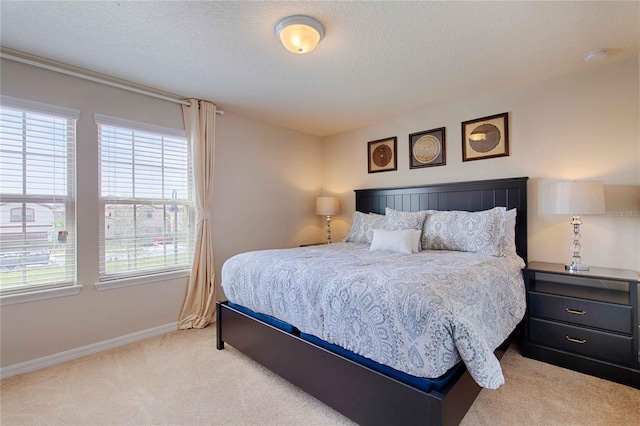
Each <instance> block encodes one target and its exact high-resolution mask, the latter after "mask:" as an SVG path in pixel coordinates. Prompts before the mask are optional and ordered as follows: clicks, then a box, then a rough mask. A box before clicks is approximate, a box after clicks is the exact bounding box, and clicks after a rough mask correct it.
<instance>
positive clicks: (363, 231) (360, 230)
mask: <svg viewBox="0 0 640 426" xmlns="http://www.w3.org/2000/svg"><path fill="white" fill-rule="evenodd" d="M386 226H387V218H386V217H385V216H384V215H381V214H376V213H369V214H366V213H362V212H358V211H355V212H353V222H352V223H351V228H350V229H349V232H348V233H347V235H346V236H345V237H344V238H343V239H342V241H343V242H351V243H360V244H371V239H372V238H373V229H374V228H375V229H382V228H386Z"/></svg>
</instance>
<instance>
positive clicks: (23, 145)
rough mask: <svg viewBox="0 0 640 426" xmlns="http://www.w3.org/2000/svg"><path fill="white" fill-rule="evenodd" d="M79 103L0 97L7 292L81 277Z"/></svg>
mask: <svg viewBox="0 0 640 426" xmlns="http://www.w3.org/2000/svg"><path fill="white" fill-rule="evenodd" d="M79 116H80V113H79V112H78V111H75V110H71V109H67V108H62V107H57V106H52V105H46V104H41V103H36V102H31V101H24V100H20V99H15V98H10V97H7V96H3V97H2V99H1V101H0V292H1V294H3V295H4V294H15V293H21V292H24V291H33V290H37V289H44V288H51V287H59V286H65V285H73V284H74V282H75V280H76V255H75V241H76V238H75V237H76V223H75V143H76V120H77V119H78V118H79Z"/></svg>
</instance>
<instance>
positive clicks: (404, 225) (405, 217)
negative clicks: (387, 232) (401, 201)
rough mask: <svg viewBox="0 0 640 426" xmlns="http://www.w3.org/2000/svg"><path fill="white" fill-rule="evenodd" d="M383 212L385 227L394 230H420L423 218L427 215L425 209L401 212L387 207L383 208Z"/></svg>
mask: <svg viewBox="0 0 640 426" xmlns="http://www.w3.org/2000/svg"><path fill="white" fill-rule="evenodd" d="M384 212H385V215H386V217H387V229H391V230H395V231H398V230H403V229H415V230H416V231H420V232H422V225H423V224H424V218H425V217H426V216H427V211H426V210H421V211H419V212H403V211H400V210H394V209H390V208H389V207H387V208H385V209H384Z"/></svg>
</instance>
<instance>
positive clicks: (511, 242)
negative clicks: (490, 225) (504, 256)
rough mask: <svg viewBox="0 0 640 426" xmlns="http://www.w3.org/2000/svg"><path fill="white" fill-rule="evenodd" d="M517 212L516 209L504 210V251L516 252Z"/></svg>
mask: <svg viewBox="0 0 640 426" xmlns="http://www.w3.org/2000/svg"><path fill="white" fill-rule="evenodd" d="M516 213H517V212H516V209H511V210H506V209H505V211H504V223H503V226H504V233H503V234H502V252H503V253H516Z"/></svg>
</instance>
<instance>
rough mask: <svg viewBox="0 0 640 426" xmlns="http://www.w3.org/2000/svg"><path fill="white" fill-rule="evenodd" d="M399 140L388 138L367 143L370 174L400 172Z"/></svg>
mask: <svg viewBox="0 0 640 426" xmlns="http://www.w3.org/2000/svg"><path fill="white" fill-rule="evenodd" d="M397 143H398V138H397V137H395V136H394V137H392V138H386V139H380V140H377V141H371V142H368V143H367V155H368V164H369V173H377V172H388V171H391V170H398V158H397V156H396V152H397V149H396V148H397Z"/></svg>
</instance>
